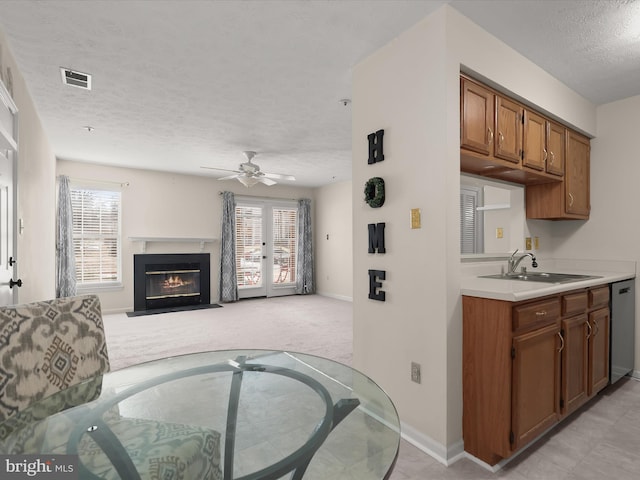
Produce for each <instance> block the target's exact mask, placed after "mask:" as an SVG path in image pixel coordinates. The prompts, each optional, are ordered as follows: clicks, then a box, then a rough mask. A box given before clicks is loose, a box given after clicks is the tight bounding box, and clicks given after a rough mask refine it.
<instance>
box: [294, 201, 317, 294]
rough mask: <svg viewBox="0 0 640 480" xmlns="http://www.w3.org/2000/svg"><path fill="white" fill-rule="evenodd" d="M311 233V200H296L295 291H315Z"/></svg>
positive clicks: (303, 292)
mask: <svg viewBox="0 0 640 480" xmlns="http://www.w3.org/2000/svg"><path fill="white" fill-rule="evenodd" d="M312 239H313V235H312V232H311V200H309V199H306V198H303V199H301V200H298V258H297V259H296V265H297V267H298V273H297V275H296V293H298V294H307V293H315V290H316V286H315V284H314V283H313V277H314V271H313V270H314V269H313V240H312Z"/></svg>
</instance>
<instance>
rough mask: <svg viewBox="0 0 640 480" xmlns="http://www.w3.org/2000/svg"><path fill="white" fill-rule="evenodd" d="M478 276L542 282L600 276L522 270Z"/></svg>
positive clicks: (587, 278) (560, 281) (586, 278)
mask: <svg viewBox="0 0 640 480" xmlns="http://www.w3.org/2000/svg"><path fill="white" fill-rule="evenodd" d="M480 278H497V279H500V280H521V281H524V282H544V283H569V282H579V281H581V280H589V279H592V278H602V277H599V276H597V275H578V274H575V273H546V272H523V273H497V274H495V275H481V276H480Z"/></svg>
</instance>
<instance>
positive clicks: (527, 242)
mask: <svg viewBox="0 0 640 480" xmlns="http://www.w3.org/2000/svg"><path fill="white" fill-rule="evenodd" d="M524 249H525V250H531V237H525V238H524Z"/></svg>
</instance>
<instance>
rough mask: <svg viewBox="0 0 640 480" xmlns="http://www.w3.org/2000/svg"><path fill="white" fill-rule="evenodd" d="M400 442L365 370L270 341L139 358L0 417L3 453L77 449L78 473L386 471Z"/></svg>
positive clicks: (262, 475) (375, 475) (387, 405)
mask: <svg viewBox="0 0 640 480" xmlns="http://www.w3.org/2000/svg"><path fill="white" fill-rule="evenodd" d="M399 443H400V425H399V419H398V414H397V411H396V409H395V407H394V405H393V403H392V402H391V400H390V399H389V397H388V396H387V395H386V394H385V392H384V391H383V390H382V389H381V388H380V387H379V386H378V385H376V384H375V383H374V382H373V381H372V380H371V379H369V378H368V377H366V376H365V375H363V374H362V373H360V372H358V371H357V370H354V369H352V368H350V367H348V366H346V365H343V364H340V363H337V362H333V361H331V360H328V359H325V358H321V357H316V356H312V355H306V354H301V353H293V352H283V351H269V350H226V351H213V352H203V353H196V354H190V355H183V356H177V357H170V358H165V359H161V360H155V361H151V362H147V363H143V364H139V365H134V366H132V367H128V368H124V369H122V370H117V371H114V372H109V373H107V374H104V375H103V376H100V377H96V378H94V379H91V380H88V381H85V382H83V383H81V384H78V385H76V386H73V387H70V388H69V389H67V390H63V391H61V392H60V393H58V394H56V395H53V396H51V397H48V398H46V399H43V400H41V401H40V402H37V403H35V404H33V405H32V406H30V407H29V408H28V409H27V410H24V411H22V412H19V413H18V414H17V415H15V416H13V417H11V418H9V419H8V420H6V421H5V422H4V423H2V424H0V453H2V454H40V455H43V454H44V455H47V454H49V455H52V456H54V455H65V456H67V455H73V456H76V455H77V472H78V475H79V476H78V477H77V478H81V479H85V478H86V479H93V478H109V479H110V478H113V479H118V478H121V479H123V480H136V479H138V478H140V479H144V478H149V479H150V478H172V479H173V478H176V479H178V478H183V479H185V480H189V479H193V480H206V479H225V480H227V479H228V480H231V479H242V480H252V479H254V480H259V479H260V480H268V479H279V478H291V479H301V478H304V479H306V480H310V479H317V480H326V479H327V478H342V479H350V478H353V479H362V480H366V479H386V478H388V477H389V476H390V474H391V471H392V469H393V466H394V464H395V461H396V458H397V455H398V448H399ZM69 458H74V457H69Z"/></svg>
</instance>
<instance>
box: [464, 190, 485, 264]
mask: <svg viewBox="0 0 640 480" xmlns="http://www.w3.org/2000/svg"><path fill="white" fill-rule="evenodd" d="M479 194H480V192H479V190H478V189H477V188H474V187H461V188H460V253H461V254H468V253H482V251H483V249H484V246H483V243H484V242H483V238H482V232H483V228H482V214H481V212H478V210H477V207H478V206H479V198H478V197H479Z"/></svg>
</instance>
